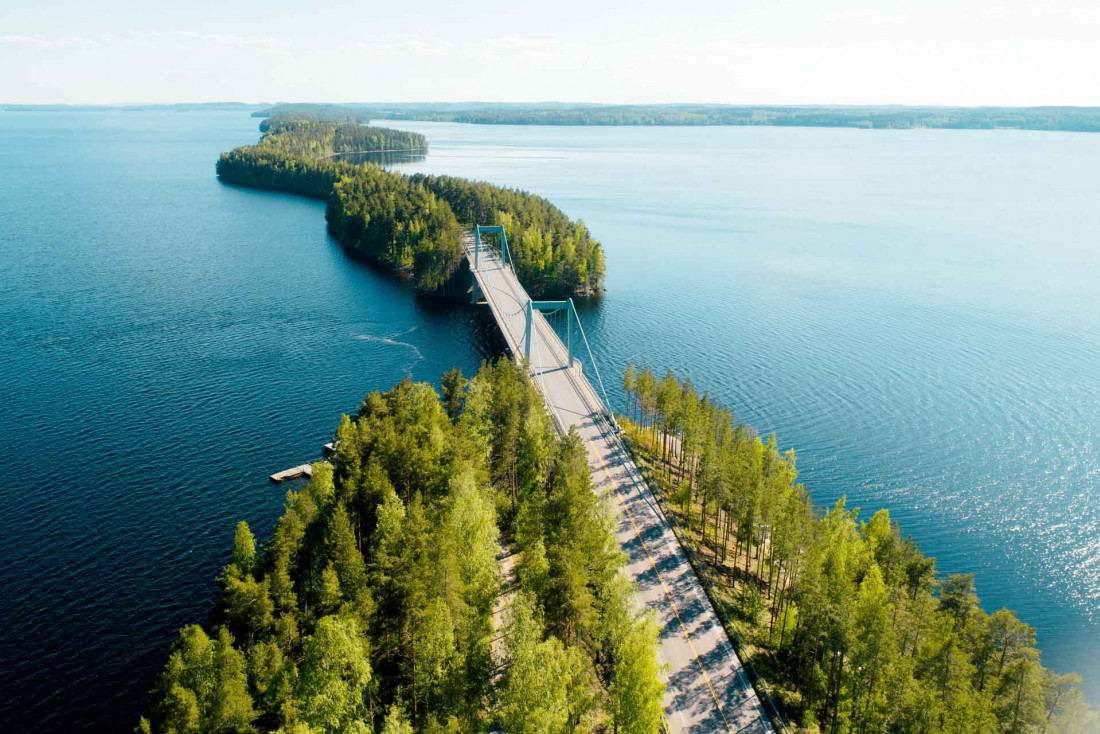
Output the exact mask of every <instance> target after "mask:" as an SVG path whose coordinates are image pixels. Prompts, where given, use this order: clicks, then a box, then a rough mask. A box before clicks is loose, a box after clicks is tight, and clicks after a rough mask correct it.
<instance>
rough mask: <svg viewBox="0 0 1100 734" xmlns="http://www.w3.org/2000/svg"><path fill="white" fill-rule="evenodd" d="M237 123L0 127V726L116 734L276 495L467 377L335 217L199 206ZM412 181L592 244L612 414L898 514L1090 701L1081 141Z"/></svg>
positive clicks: (467, 131) (469, 337) (246, 133)
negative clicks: (459, 192) (634, 380)
mask: <svg viewBox="0 0 1100 734" xmlns="http://www.w3.org/2000/svg"><path fill="white" fill-rule="evenodd" d="M256 123H257V121H256V120H255V119H252V118H249V117H248V116H247V114H246V113H219V112H196V113H167V112H165V113H159V112H158V113H122V112H114V113H18V114H16V113H7V114H3V113H0V341H2V343H3V346H4V348H3V349H2V350H0V466H2V467H3V469H4V473H5V480H6V481H4V482H3V483H2V484H0V503H2V506H3V511H2V512H0V629H2V630H4V633H3V634H2V635H0V729H2V730H4V731H25V730H54V731H117V730H120V729H128V728H129V726H130V722H132V721H134V720H136V717H137V715H138V714H139V713H141V710H142V707H143V705H144V696H145V692H146V691H147V690H148V688H149V687H150V685H151V684H152V681H153V677H154V676H155V674H156V672H157V670H158V669H159V667H160V666H161V664H162V663H163V660H164V656H165V652H166V649H167V645H168V643H169V642H170V641H171V639H172V638H173V637H174V635H175V632H176V630H177V629H178V628H179V627H180V626H181V625H183V624H186V623H190V622H196V621H202V620H203V619H204V618H205V615H206V614H207V612H208V611H209V608H210V601H211V595H212V593H213V591H214V588H215V587H214V581H213V579H214V576H215V575H216V573H217V571H218V570H219V568H220V566H221V565H222V564H223V563H224V562H225V560H226V558H227V557H228V551H229V547H230V545H231V542H232V533H233V526H234V524H235V522H236V520H238V519H242V518H243V519H247V520H248V521H249V522H250V523H252V524H253V527H254V529H256V530H257V531H258V532H259V533H260V534H261V535H263V534H266V532H267V531H268V530H269V529H270V526H271V523H272V522H273V520H274V519H275V517H276V516H277V515H278V514H279V512H280V510H281V505H282V494H283V490H282V489H281V488H277V487H274V486H272V485H270V484H269V483H268V481H267V475H268V474H270V473H271V472H273V471H276V470H279V469H283V468H286V467H289V466H292V465H294V464H298V463H301V462H302V461H305V460H308V459H310V458H312V457H314V456H315V455H316V453H317V449H318V446H319V445H320V443H321V442H323V441H324V440H327V438H328V436H329V435H330V433H331V430H332V428H333V426H334V424H335V422H336V419H337V417H338V416H339V413H340V412H346V411H351V410H354V408H355V407H356V405H357V404H358V401H359V400H360V399H361V398H362V397H363V395H364V394H365V393H366V392H367V391H369V390H371V389H375V388H380V387H386V386H388V385H390V384H392V383H393V382H395V381H396V380H397V379H399V378H400V377H401V376H402V375H404V374H407V373H411V374H412V376H413V377H414V378H416V379H425V380H432V381H437V380H438V377H439V375H440V374H441V373H442V372H443V371H444V370H446V369H448V368H449V367H451V366H453V365H455V364H457V365H459V366H462V367H463V368H464V369H466V370H471V369H474V368H476V365H477V363H478V362H479V360H480V359H482V358H483V357H484V356H486V355H487V354H490V353H492V350H493V348H494V347H493V345H492V341H491V338H490V335H489V334H490V332H491V329H490V328H489V327H488V325H487V323H486V320H485V319H484V317H483V316H482V315H479V314H478V312H477V311H476V310H474V309H472V308H469V307H453V306H444V305H441V304H437V303H433V302H430V301H424V300H422V299H418V298H416V297H415V296H414V295H413V293H412V292H411V289H410V288H409V287H408V286H407V285H406V284H404V283H402V282H400V281H398V280H396V279H394V278H393V277H392V276H389V275H387V274H385V273H381V272H378V271H375V270H373V269H371V268H369V267H366V266H364V265H362V264H361V263H358V262H356V261H353V260H351V259H349V258H347V257H346V256H345V255H344V254H343V253H342V252H341V251H340V249H339V248H338V247H337V246H336V245H335V244H334V243H333V242H332V241H331V240H330V239H329V238H328V237H327V236H326V234H325V230H324V205H323V203H320V202H313V201H308V200H304V199H299V198H295V197H290V196H284V195H278V194H270V193H263V192H256V191H249V190H243V189H235V188H232V187H228V186H223V185H220V184H219V183H218V182H217V181H216V180H215V178H214V161H215V160H216V158H217V154H218V153H219V152H221V151H223V150H226V149H228V148H231V147H233V146H235V145H239V144H243V143H247V142H250V141H253V140H255V138H256V137H257V135H258V133H257V130H256ZM401 127H404V128H407V129H415V130H419V131H422V132H425V133H426V134H427V135H428V137H429V139H430V142H431V145H432V152H431V153H430V154H429V156H428V158H427V159H426V160H425V161H423V162H420V163H414V164H406V165H402V166H400V168H401V169H402V170H425V171H432V172H439V173H453V174H458V175H464V176H471V177H476V178H484V179H487V180H490V181H493V182H495V183H500V184H507V185H515V186H521V187H523V188H527V189H530V190H532V191H535V192H537V193H540V194H543V195H545V196H547V197H549V198H551V199H552V200H553V201H554V202H555V203H557V204H558V205H560V206H561V207H562V208H563V209H565V210H566V211H567V212H568V213H569V214H570V215H572V216H579V217H582V218H583V219H584V220H585V221H586V222H587V223H588V225H589V226H590V227H591V228H592V229H593V231H594V233H595V234H596V236H597V237H598V238H599V239H600V240H601V241H602V242H603V243H604V246H605V248H606V253H607V267H608V276H607V287H608V292H607V295H606V297H605V298H604V299H602V301H600V302H599V303H597V304H589V305H587V306H585V307H583V308H582V318H583V319H584V322H585V328H586V330H587V332H588V338H589V340H590V341H591V342H592V345H593V349H594V350H595V352H596V357H597V360H598V361H599V364H600V367H601V369H602V371H603V374H604V379H605V380H606V381H607V383H608V385H607V387H608V390H609V392H610V393H612V399H613V400H619V399H620V396H619V391H618V388H617V383H618V374H619V372H620V371H621V369H622V368H623V367H624V366H625V365H626V363H627V362H628V361H630V360H634V361H635V362H637V363H641V364H647V365H650V366H652V367H655V368H657V369H660V370H662V371H663V369H665V368H666V367H671V368H672V369H673V370H675V371H676V372H678V373H681V374H686V375H689V376H690V377H691V378H692V379H693V380H694V381H695V383H696V384H697V385H698V386H699V387H701V388H703V389H707V390H709V391H710V392H711V394H712V395H714V396H715V397H717V398H718V399H720V400H722V401H725V402H729V403H731V404H732V405H733V406H734V407H735V409H736V412H737V414H738V416H739V417H741V418H742V419H744V420H746V421H748V422H750V423H752V424H754V425H755V426H756V427H757V428H759V429H760V430H762V431H764V432H768V431H773V430H774V431H776V432H777V433H778V435H779V439H780V443H781V444H782V445H783V446H794V447H795V448H796V450H797V451H798V454H799V465H800V467H801V470H802V480H803V481H805V482H806V484H807V485H808V486H809V487H810V489H811V490H812V491H813V493H814V496H815V498H816V500H817V501H818V502H819V503H831V502H833V501H834V500H835V499H836V498H838V497H839V496H841V495H847V496H848V498H849V503H850V504H853V505H858V506H860V507H862V508H865V510H866V511H867V512H871V511H873V510H875V509H878V508H880V507H888V508H890V509H891V511H892V512H893V514H894V517H895V518H897V519H898V520H899V521H900V522H901V523H902V525H903V528H904V530H905V531H906V532H908V533H910V534H912V535H913V536H914V537H915V538H916V539H917V540H918V541H919V542H920V543H921V545H922V547H923V548H924V550H925V551H926V552H927V553H929V554H931V555H935V556H936V557H937V558H938V559H939V566H940V568H941V569H942V570H945V571H967V570H974V571H976V572H977V573H978V579H977V581H978V592H979V595H980V596H981V597H982V600H983V603H984V604H985V605H986V606H987V608H991V609H992V608H997V607H999V606H1010V607H1012V608H1014V609H1016V610H1017V611H1018V612H1019V614H1020V616H1021V617H1022V618H1023V619H1025V620H1026V621H1028V622H1030V623H1031V624H1033V625H1035V626H1036V627H1037V628H1038V631H1039V641H1040V644H1041V646H1042V648H1043V650H1044V661H1045V662H1046V663H1047V664H1048V665H1051V666H1053V667H1056V668H1058V669H1060V670H1068V669H1075V670H1077V671H1079V672H1081V673H1082V674H1084V676H1085V678H1086V687H1087V689H1088V691H1089V693H1090V696H1091V697H1092V698H1093V699H1094V700H1098V699H1100V615H1098V614H1097V612H1098V611H1100V609H1098V605H1100V496H1098V495H1100V447H1098V446H1097V443H1096V442H1097V437H1098V436H1100V410H1098V408H1100V294H1098V289H1097V283H1098V282H1100V247H1098V243H1100V207H1098V206H1097V202H1098V201H1100V177H1097V175H1096V173H1095V172H1096V171H1097V170H1100V136H1089V135H1076V134H1061V133H1035V132H1026V133H1025V132H1020V133H1016V132H995V133H993V132H970V131H897V132H890V131H878V132H871V131H856V130H827V129H783V128H655V129H644V128H539V127H480V126H463V125H450V124H431V123H407V124H402V125H401Z"/></svg>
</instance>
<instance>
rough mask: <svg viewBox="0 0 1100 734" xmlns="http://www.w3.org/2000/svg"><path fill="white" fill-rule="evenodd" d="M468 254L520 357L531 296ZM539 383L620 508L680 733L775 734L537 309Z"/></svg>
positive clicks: (485, 252) (487, 261)
mask: <svg viewBox="0 0 1100 734" xmlns="http://www.w3.org/2000/svg"><path fill="white" fill-rule="evenodd" d="M465 246H466V257H467V260H468V261H469V263H470V269H471V271H473V272H474V276H475V278H476V279H477V283H478V287H479V288H480V289H481V292H482V294H483V295H484V297H485V300H486V301H487V302H488V304H489V307H490V309H492V312H493V317H494V318H495V319H496V322H497V325H498V326H499V327H500V329H501V332H502V333H503V335H504V338H505V341H506V342H507V344H508V348H509V349H510V350H511V352H512V354H513V355H517V356H519V355H523V354H524V331H525V326H526V308H527V301H528V300H529V296H528V295H527V292H526V291H525V290H524V289H523V286H521V285H520V283H519V281H518V280H517V279H516V277H515V274H514V273H513V272H512V270H511V269H510V268H507V267H504V266H503V265H502V264H501V260H500V255H499V253H497V252H494V251H493V250H492V249H491V248H486V247H485V246H484V245H483V246H482V250H481V252H480V254H479V256H478V257H479V268H478V269H477V270H476V271H475V270H474V241H473V236H472V235H469V236H467V238H466V241H465ZM530 370H531V377H532V379H533V380H534V382H535V385H536V386H537V387H538V388H539V390H540V392H541V393H542V395H543V399H544V400H545V401H546V405H547V408H548V409H549V411H550V414H551V415H552V416H553V418H554V420H555V422H556V423H557V425H558V428H559V430H563V431H564V430H568V428H569V427H570V426H576V428H577V431H578V432H579V433H580V436H581V438H582V439H583V441H584V443H585V446H586V448H587V450H588V459H589V463H590V464H591V466H592V479H593V483H594V484H595V486H596V492H597V493H598V494H599V495H600V496H601V497H608V498H610V500H611V501H612V502H613V506H617V507H618V508H619V509H620V513H619V525H618V528H617V530H616V533H617V538H618V541H619V545H620V547H621V548H622V549H623V552H624V553H626V555H627V566H626V571H627V573H629V574H630V576H631V577H632V578H633V579H634V581H635V582H636V583H637V584H638V593H639V600H640V601H641V603H643V604H645V606H646V607H648V608H650V609H652V610H654V612H655V613H656V615H657V623H658V625H659V628H660V638H661V648H660V651H659V657H660V659H661V662H663V663H667V664H668V670H667V676H666V683H667V686H668V687H667V689H666V691H665V698H664V701H663V704H664V709H665V713H666V715H667V716H668V723H669V727H670V728H671V730H672V731H673V732H716V731H729V732H744V733H745V734H749V733H752V734H762V733H764V732H772V731H773V729H772V727H771V725H770V723H768V719H767V717H765V715H764V710H763V708H762V706H761V704H760V701H759V699H758V698H757V696H756V691H755V690H754V689H753V687H752V685H751V684H750V683H749V681H748V678H747V677H746V675H745V671H744V668H743V667H742V665H741V661H740V659H739V658H738V657H737V653H736V652H735V651H734V650H733V647H732V646H731V645H730V642H729V638H728V637H727V636H726V633H725V631H724V630H723V629H722V625H721V623H720V622H719V620H718V616H717V614H716V613H715V611H714V608H713V607H712V606H711V604H710V601H709V600H708V599H707V597H706V594H705V593H704V591H703V588H702V586H701V584H700V582H699V579H698V578H697V577H696V576H695V572H694V571H693V570H692V568H691V565H690V564H689V563H688V560H687V558H686V557H685V555H684V552H683V549H682V548H681V547H680V544H679V542H678V541H677V539H676V536H675V535H674V534H673V531H672V528H671V527H670V526H669V524H668V521H667V520H666V518H665V516H664V514H663V513H662V512H661V510H660V508H659V507H658V506H657V504H656V502H655V500H654V498H653V497H652V496H651V495H650V492H649V489H648V487H647V486H646V484H645V483H644V482H643V481H642V480H641V476H640V474H639V473H638V469H637V467H636V466H635V465H634V461H633V459H632V458H631V457H630V455H629V453H628V452H627V449H626V447H625V446H624V445H623V443H622V441H621V440H620V439H619V437H618V435H617V434H616V432H615V430H614V428H613V427H612V426H611V424H610V423H609V421H608V420H607V419H606V417H605V416H604V414H603V411H602V408H601V403H600V401H599V399H598V398H597V397H596V393H595V391H594V390H593V388H592V385H591V384H590V383H589V382H588V380H587V379H586V378H585V376H584V375H583V374H582V373H581V371H580V369H579V368H578V367H569V366H568V357H567V355H566V350H565V346H564V345H563V344H562V342H561V339H559V338H558V336H557V334H556V333H555V332H554V330H553V329H552V328H551V327H550V325H549V324H548V323H547V321H546V320H545V318H543V316H542V315H541V314H540V313H538V312H537V311H536V312H535V314H534V325H533V327H532V337H531V360H530Z"/></svg>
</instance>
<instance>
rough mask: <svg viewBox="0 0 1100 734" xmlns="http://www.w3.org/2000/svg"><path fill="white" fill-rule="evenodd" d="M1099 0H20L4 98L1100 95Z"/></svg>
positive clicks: (1056, 101) (845, 100) (1034, 98)
mask: <svg viewBox="0 0 1100 734" xmlns="http://www.w3.org/2000/svg"><path fill="white" fill-rule="evenodd" d="M1098 39H1100V2H1098V1H1097V0H1047V2H1035V0H1027V1H1026V2H1024V1H1020V0H1006V1H1004V2H991V3H984V2H980V1H979V2H974V1H970V0H952V1H950V2H948V1H945V0H920V1H919V2H914V1H913V0H879V2H856V3H852V2H837V1H836V0H676V1H675V2H669V0H659V1H656V0H630V1H629V2H627V1H625V0H554V1H553V2H548V1H547V0H542V1H541V2H526V1H525V0H510V1H507V2H506V1H504V0H408V1H405V2H402V1H400V0H386V2H376V1H375V0H358V2H328V1H326V0H318V1H317V2H311V1H309V0H298V1H297V2H289V1H287V0H264V1H263V2H259V1H258V0H221V1H219V2H211V1H210V0H190V1H184V2H174V3H164V2H159V3H158V2H149V0H143V1H142V2H132V1H129V0H37V1H33V0H0V103H8V104H18V103H26V104H49V103H69V104H116V103H170V102H210V101H242V102H256V103H260V102H276V101H295V102H376V101H395V102H396V101H400V102H406V101H408V102H447V101H493V102H538V101H550V100H553V101H563V102H607V103H646V102H649V103H662V102H666V103H667V102H711V103H728V104H939V105H965V106H972V105H1063V104H1064V105H1100V84H1098V83H1097V79H1098V78H1100V77H1098V75H1100V72H1098V70H1100V40H1098Z"/></svg>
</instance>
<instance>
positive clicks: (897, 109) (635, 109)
mask: <svg viewBox="0 0 1100 734" xmlns="http://www.w3.org/2000/svg"><path fill="white" fill-rule="evenodd" d="M289 113H293V114H307V115H322V116H327V117H330V118H333V119H356V120H361V121H365V120H369V119H374V120H381V119H386V120H429V121H437V122H467V123H477V124H486V125H777V126H802V127H855V128H875V129H882V128H886V129H911V128H952V129H973V130H989V129H1018V130H1065V131H1074V132H1100V107H909V106H904V105H881V106H876V105H868V106H831V105H823V106H802V107H795V106H742V105H713V104H639V105H605V104H562V103H534V104H492V103H450V104H447V103H437V104H432V103H407V104H348V105H310V104H290V105H277V106H275V107H272V108H268V109H265V110H258V111H256V112H254V113H253V115H254V116H257V117H266V116H269V115H279V114H289Z"/></svg>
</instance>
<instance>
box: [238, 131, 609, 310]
mask: <svg viewBox="0 0 1100 734" xmlns="http://www.w3.org/2000/svg"><path fill="white" fill-rule="evenodd" d="M262 129H263V131H264V135H263V137H262V138H261V140H260V142H259V143H258V144H256V145H250V146H245V147H241V148H235V149H234V150H232V151H229V152H228V153H223V154H222V156H221V157H220V159H219V160H218V163H217V174H218V178H219V179H220V180H222V181H224V182H226V183H231V184H237V185H242V186H254V187H258V188H264V189H273V190H278V191H288V192H291V193H295V194H300V195H303V196H310V197H313V198H318V199H323V200H326V201H327V202H328V206H327V208H326V212H325V218H326V220H327V221H328V228H329V231H330V232H331V233H332V235H333V237H335V238H336V240H337V241H338V242H340V244H341V245H343V246H344V247H345V248H347V249H349V250H351V251H354V252H356V253H359V254H361V255H364V256H366V257H368V258H370V259H372V260H374V261H376V262H379V263H384V264H386V265H388V266H390V267H392V268H394V269H397V270H400V271H403V272H407V273H409V274H410V275H411V276H412V278H413V279H414V281H415V283H416V286H417V288H418V289H419V290H421V291H424V292H433V291H437V290H438V289H440V288H442V287H443V286H444V285H445V284H446V283H447V282H448V280H449V279H450V278H451V276H452V275H454V273H455V272H456V270H458V268H459V264H460V262H461V260H462V258H463V250H462V236H463V227H467V228H469V227H472V226H473V225H474V224H483V225H486V224H499V225H503V226H504V229H505V232H506V233H507V237H508V243H509V245H510V249H511V253H512V257H513V260H514V262H515V268H516V274H517V276H518V277H519V279H520V282H522V283H523V285H524V286H525V287H526V288H527V290H528V292H529V293H531V295H532V296H534V297H536V298H546V297H549V298H554V297H566V296H589V295H594V294H598V293H600V292H601V290H602V287H603V275H604V260H603V248H602V247H601V246H600V244H599V242H597V241H596V240H595V239H593V238H592V236H591V234H590V233H589V231H588V228H587V227H585V226H584V223H583V222H579V221H576V222H575V221H572V220H570V219H569V217H568V216H566V215H565V213H564V212H562V211H561V210H560V209H558V208H557V207H556V206H554V205H553V204H551V203H550V202H549V201H547V200H546V199H544V198H542V197H540V196H535V195H533V194H530V193H527V192H525V191H520V190H517V189H507V188H502V187H499V186H493V185H491V184H488V183H484V182H475V181H470V180H468V179H464V178H457V177H452V176H421V175H417V176H405V175H402V174H400V173H396V172H393V171H387V170H385V169H383V168H382V167H381V166H378V165H374V164H371V163H352V162H349V161H346V160H341V159H340V156H341V155H342V154H346V153H364V152H370V151H394V150H397V151H410V152H411V151H424V150H427V146H428V143H427V140H426V139H425V138H424V136H422V135H419V134H417V133H409V132H403V131H399V130H389V129H386V128H378V127H366V126H363V125H360V124H358V123H356V122H348V121H334V120H330V119H326V118H325V116H323V115H314V116H309V115H296V116H276V117H274V118H270V119H267V120H265V121H264V123H263V124H262Z"/></svg>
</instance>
